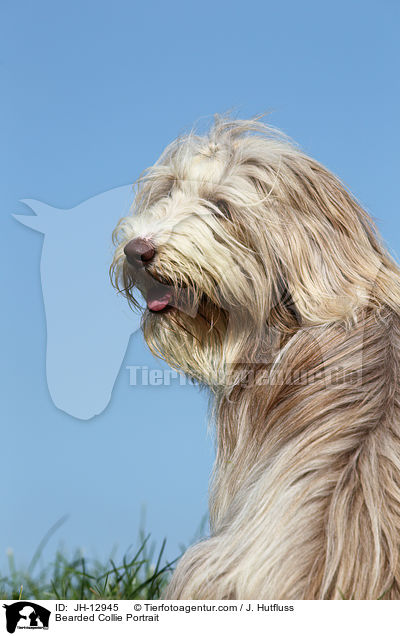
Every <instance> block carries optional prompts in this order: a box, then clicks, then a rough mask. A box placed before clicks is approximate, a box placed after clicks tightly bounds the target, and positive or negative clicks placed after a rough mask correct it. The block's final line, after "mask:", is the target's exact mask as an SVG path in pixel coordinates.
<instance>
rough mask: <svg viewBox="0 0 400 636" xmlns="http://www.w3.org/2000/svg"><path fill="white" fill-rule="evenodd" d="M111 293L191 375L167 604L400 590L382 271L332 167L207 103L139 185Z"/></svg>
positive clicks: (392, 284)
mask: <svg viewBox="0 0 400 636" xmlns="http://www.w3.org/2000/svg"><path fill="white" fill-rule="evenodd" d="M114 241H115V245H116V247H115V253H114V260H113V263H112V267H111V272H112V280H113V282H114V285H115V286H116V288H117V289H118V290H119V291H120V292H122V293H123V294H125V295H126V297H127V299H128V301H129V302H130V304H131V305H132V306H140V303H139V302H138V300H137V298H136V292H135V289H138V290H139V291H140V292H141V293H142V295H143V297H144V299H145V301H146V303H147V307H146V309H145V310H144V313H143V316H142V328H143V333H144V337H145V340H146V342H147V343H148V346H149V347H150V349H151V351H152V352H153V353H154V354H155V355H156V356H160V357H162V358H163V359H165V360H166V361H167V362H168V363H169V364H170V365H171V366H172V367H173V368H174V369H178V370H180V371H181V372H184V373H185V374H188V375H189V376H190V377H192V378H196V379H197V380H198V381H199V382H200V383H202V384H204V385H206V386H207V387H209V389H210V394H211V396H212V401H213V409H212V412H213V420H214V422H215V431H216V447H217V450H216V461H215V467H214V472H213V478H212V485H211V492H210V537H209V538H207V539H205V540H203V541H200V542H199V543H198V544H197V545H194V546H192V547H191V548H190V549H189V550H187V551H186V553H185V554H184V555H183V557H182V558H181V559H180V561H179V563H178V565H177V567H176V570H175V572H174V574H173V576H172V578H171V581H170V583H169V586H168V588H167V592H166V597H167V598H170V599H341V598H345V599H378V598H387V599H398V598H400V560H399V556H400V410H399V408H400V389H399V387H400V366H399V362H400V349H399V346H400V315H399V308H400V276H399V268H398V266H397V264H396V263H395V261H394V260H393V259H392V258H391V256H390V255H389V253H388V251H387V249H386V248H385V247H384V245H383V244H382V241H381V239H380V238H379V234H378V232H377V230H376V228H375V226H374V224H373V222H372V220H371V218H370V217H369V215H368V214H367V213H366V212H365V211H364V210H363V209H362V207H361V206H360V205H359V204H358V203H357V201H356V200H355V199H354V198H353V196H352V195H351V194H350V192H349V191H348V190H347V189H346V187H345V186H344V185H343V184H342V183H341V181H340V180H339V179H338V178H337V177H336V176H334V175H333V174H332V173H331V172H330V171H328V170H327V169H326V168H325V167H323V166H322V165H321V164H320V163H318V162H317V161H315V160H313V159H312V158H310V157H308V156H307V155H305V154H304V153H302V152H301V150H300V149H299V148H298V147H297V146H296V145H295V144H294V143H293V142H291V141H290V140H289V139H288V138H287V137H286V136H285V135H284V134H283V133H280V132H279V131H277V130H275V129H273V128H272V127H269V126H267V125H266V124H265V123H263V122H262V121H261V118H255V119H250V120H231V119H229V118H227V117H225V116H216V117H215V121H214V123H213V124H212V126H211V128H210V130H209V131H208V132H207V133H206V134H205V135H200V134H197V133H196V131H195V130H192V131H191V132H190V133H188V134H186V135H182V136H180V137H178V138H177V139H176V140H175V141H174V142H173V143H172V144H170V145H169V146H168V147H167V148H166V150H165V151H164V153H163V154H162V155H161V157H160V158H159V160H158V161H157V162H156V163H155V164H154V165H153V166H151V167H150V168H149V169H148V170H147V171H146V172H145V173H144V174H143V175H142V177H141V178H140V179H139V180H138V182H137V185H136V195H135V203H134V208H133V211H132V214H131V215H129V216H127V217H126V218H124V219H121V221H120V222H119V224H118V226H117V228H116V229H115V231H114Z"/></svg>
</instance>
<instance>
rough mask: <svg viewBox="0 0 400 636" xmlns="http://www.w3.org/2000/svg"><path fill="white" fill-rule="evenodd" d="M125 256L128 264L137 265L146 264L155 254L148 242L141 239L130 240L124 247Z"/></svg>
mask: <svg viewBox="0 0 400 636" xmlns="http://www.w3.org/2000/svg"><path fill="white" fill-rule="evenodd" d="M124 252H125V256H126V258H127V260H128V263H130V264H131V265H138V264H139V263H140V262H141V261H142V262H143V263H148V262H149V261H151V259H152V258H153V257H154V254H155V253H156V251H155V249H154V247H153V246H152V244H151V243H150V241H148V240H146V239H141V238H135V239H132V241H129V243H127V244H126V245H125V247H124Z"/></svg>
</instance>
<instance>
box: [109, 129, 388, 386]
mask: <svg viewBox="0 0 400 636" xmlns="http://www.w3.org/2000/svg"><path fill="white" fill-rule="evenodd" d="M114 239H115V243H116V251H115V257H114V261H113V264H112V276H113V280H114V284H115V285H116V287H117V288H118V289H119V290H121V291H122V292H123V293H124V294H125V295H126V296H127V298H128V300H129V302H130V303H131V304H132V305H136V306H138V303H137V301H136V300H135V297H134V295H133V289H134V288H135V287H136V288H138V289H139V290H140V291H141V293H142V295H143V296H144V299H145V300H146V304H147V308H146V309H145V311H144V314H143V322H142V325H143V331H144V335H145V339H146V341H147V343H148V344H149V346H150V348H151V350H152V351H153V353H155V354H156V355H159V356H161V357H163V358H165V359H166V360H167V362H168V363H169V364H171V366H173V367H175V368H179V369H180V370H183V371H184V372H186V373H188V374H190V375H192V376H194V377H196V378H198V379H200V380H201V381H204V382H206V383H208V384H209V385H211V386H213V385H214V384H215V383H216V378H217V383H218V382H221V378H222V383H223V382H224V377H225V375H226V369H227V366H229V365H232V364H233V365H235V364H239V363H243V362H244V363H247V362H249V361H250V362H251V361H253V362H254V361H256V360H259V359H263V360H264V359H265V357H266V356H267V357H269V359H271V356H272V357H273V356H275V355H276V353H277V351H279V349H280V347H281V346H282V343H284V342H285V339H287V338H288V337H290V335H292V334H293V333H295V332H296V330H298V329H300V328H305V327H307V326H310V325H317V324H324V323H331V322H332V321H336V320H347V319H349V318H351V317H352V316H353V315H354V314H355V312H356V310H357V308H358V307H360V305H363V304H365V303H368V302H377V303H379V302H381V300H380V299H381V297H382V296H383V295H386V296H390V295H391V294H392V296H393V293H392V292H393V290H392V289H391V288H390V280H389V279H390V276H386V278H385V275H384V271H386V269H387V268H389V269H390V267H392V265H391V261H390V258H389V257H388V256H387V254H386V253H385V251H384V249H383V248H382V247H381V245H380V243H379V240H378V239H377V238H376V234H375V231H374V228H373V225H372V222H371V220H370V218H369V217H368V215H367V214H366V213H365V212H364V211H363V210H362V208H361V207H360V206H359V205H358V204H357V202H356V201H355V200H354V199H353V197H352V196H351V195H350V194H349V193H348V192H347V190H346V189H345V188H344V186H343V185H342V184H341V183H340V181H339V180H338V179H337V178H336V177H335V176H334V175H333V174H331V173H330V172H329V171H328V170H326V169H325V168H324V167H323V166H321V165H320V164H319V163H317V162H316V161H314V160H312V159H311V158H309V157H307V156H306V155H304V154H303V153H302V152H300V151H299V150H298V149H297V148H296V147H295V146H294V145H293V144H292V143H290V142H289V141H288V139H287V138H286V137H285V136H284V135H283V134H281V133H280V132H278V131H276V130H274V129H271V128H270V127H268V126H266V125H265V124H263V123H261V122H260V121H258V120H250V121H242V120H239V121H230V120H226V119H223V118H216V121H215V123H214V125H213V127H212V128H211V130H210V131H209V133H208V134H207V135H205V136H199V135H197V134H195V133H194V132H191V133H190V134H188V135H187V136H183V137H181V138H178V139H177V140H176V141H175V142H173V143H172V144H171V145H170V146H168V147H167V149H166V150H165V152H164V153H163V154H162V156H161V157H160V159H159V160H158V161H157V162H156V163H155V164H154V165H153V166H152V167H150V168H149V169H148V170H147V171H146V172H145V173H144V176H143V177H142V178H141V179H139V181H138V183H137V193H136V198H135V204H134V209H133V211H132V215H131V216H128V217H126V218H124V219H122V220H121V221H120V223H119V224H118V226H117V228H116V230H115V232H114ZM377 281H378V284H377ZM394 295H395V294H394ZM371 299H372V300H371Z"/></svg>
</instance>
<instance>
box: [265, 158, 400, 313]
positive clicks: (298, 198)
mask: <svg viewBox="0 0 400 636" xmlns="http://www.w3.org/2000/svg"><path fill="white" fill-rule="evenodd" d="M278 181H279V183H278V184H277V187H276V188H275V190H274V193H273V194H274V196H273V197H271V198H269V199H267V200H266V202H265V204H264V211H265V217H266V218H265V225H266V228H267V230H266V231H267V234H268V236H267V238H266V239H265V240H266V243H267V244H268V254H267V260H268V261H269V269H270V271H271V277H272V278H273V279H274V281H273V285H274V286H275V297H276V307H272V308H271V311H272V312H273V314H274V315H273V317H275V318H279V317H281V318H282V319H283V321H285V320H286V321H287V320H288V318H290V314H291V317H292V320H293V319H296V320H297V321H298V322H299V323H301V324H303V325H307V324H308V325H312V324H321V323H329V322H332V321H337V320H343V319H347V318H349V317H351V316H353V315H354V312H355V310H356V308H358V307H360V306H361V305H365V304H368V303H370V302H373V303H375V304H376V303H383V302H387V298H388V297H389V299H392V302H398V300H397V299H398V298H399V290H398V289H397V287H398V284H397V287H396V289H394V282H393V280H394V277H393V275H392V274H391V272H392V270H393V267H394V264H393V262H392V261H391V259H390V256H389V255H388V254H387V252H386V250H385V249H384V248H383V247H382V246H381V244H380V243H379V241H378V239H377V236H376V233H375V228H374V226H373V223H372V221H370V219H369V217H368V215H367V214H366V213H365V212H364V210H363V209H362V208H361V207H360V205H359V204H358V203H357V202H356V201H355V199H354V198H353V197H352V196H351V195H350V193H349V192H348V191H347V190H346V188H345V187H344V186H343V185H342V184H341V182H340V181H339V180H338V179H337V178H336V177H335V176H334V175H333V174H331V173H330V172H329V171H328V170H326V169H325V168H324V167H323V166H320V165H319V164H318V163H317V162H314V161H313V160H312V159H310V158H308V157H306V156H305V155H301V153H293V155H292V156H289V157H288V158H286V159H285V161H284V162H283V165H282V167H281V171H280V174H279V178H278ZM269 187H270V184H269V182H267V181H266V183H263V184H260V185H259V189H260V191H261V192H263V191H268V188H269ZM260 244H261V243H260ZM264 252H265V253H266V248H264ZM396 280H397V277H396Z"/></svg>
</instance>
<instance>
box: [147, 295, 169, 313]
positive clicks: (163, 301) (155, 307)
mask: <svg viewBox="0 0 400 636" xmlns="http://www.w3.org/2000/svg"><path fill="white" fill-rule="evenodd" d="M171 298H172V296H171V294H170V293H169V292H168V293H167V294H164V296H159V297H157V298H151V294H149V297H148V298H147V306H148V308H149V309H150V310H151V311H161V310H162V309H165V308H166V306H167V305H169V303H170V302H171Z"/></svg>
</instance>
